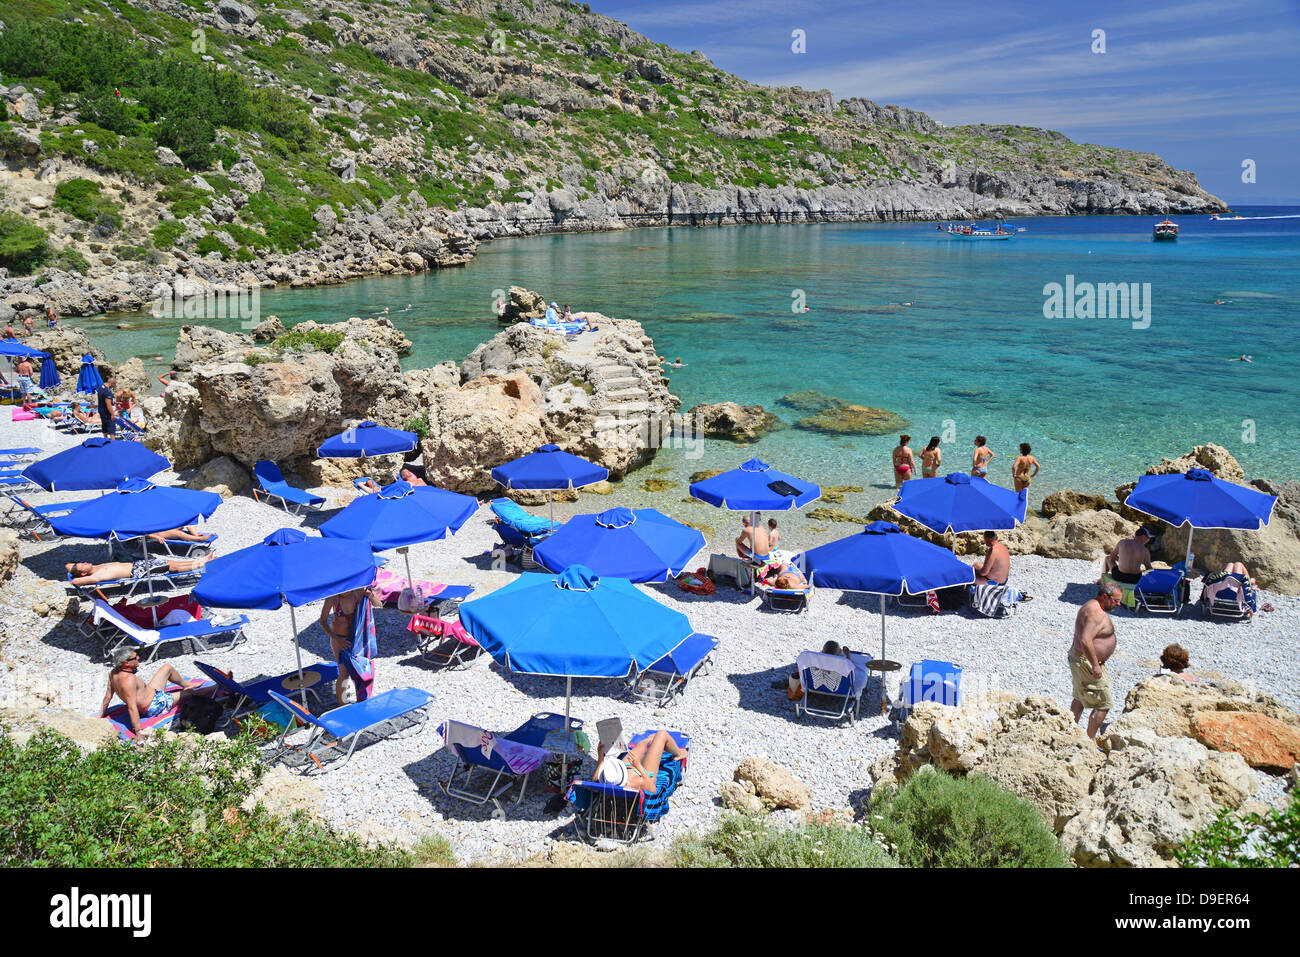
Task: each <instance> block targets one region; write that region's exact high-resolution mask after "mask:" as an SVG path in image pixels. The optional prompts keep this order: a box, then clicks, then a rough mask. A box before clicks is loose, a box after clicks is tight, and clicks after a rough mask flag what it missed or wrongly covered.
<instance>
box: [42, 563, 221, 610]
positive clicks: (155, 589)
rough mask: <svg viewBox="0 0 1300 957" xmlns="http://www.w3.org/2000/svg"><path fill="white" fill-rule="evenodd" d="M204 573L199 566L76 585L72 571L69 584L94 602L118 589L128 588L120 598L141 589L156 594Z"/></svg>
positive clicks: (130, 595) (128, 596)
mask: <svg viewBox="0 0 1300 957" xmlns="http://www.w3.org/2000/svg"><path fill="white" fill-rule="evenodd" d="M202 574H203V567H202V566H199V567H198V568H195V569H193V570H191V571H188V572H167V573H166V574H165V575H147V576H145V577H144V578H116V579H113V580H112V581H106V582H95V583H93V584H90V585H74V584H73V583H72V579H73V577H74V576H73V574H72V572H68V577H67V586H68V587H69V588H70V589H72V591H73V592H75V593H76V595H77V597H78V598H81V599H84V600H85V601H91V602H93V601H94V600H95V599H96V598H97V597H98V598H105V597H106V596H105V592H116V591H117V590H118V589H126V590H125V591H123V592H122V593H121V594H120V595H119V596H118V597H119V598H134V597H135V595H136V593H137V592H140V591H144V592H145V593H146V594H149V595H156V594H158V593H159V592H167V591H171V590H172V589H173V588H180V587H182V586H185V585H192V584H194V582H196V581H197V580H198V579H199V578H200V576H202Z"/></svg>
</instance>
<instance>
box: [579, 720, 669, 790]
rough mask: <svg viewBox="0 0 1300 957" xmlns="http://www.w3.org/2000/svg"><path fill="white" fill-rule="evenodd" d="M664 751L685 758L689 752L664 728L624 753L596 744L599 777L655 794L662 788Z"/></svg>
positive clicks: (597, 775) (597, 773)
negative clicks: (606, 752) (660, 779)
mask: <svg viewBox="0 0 1300 957" xmlns="http://www.w3.org/2000/svg"><path fill="white" fill-rule="evenodd" d="M664 751H667V752H668V753H669V754H670V755H672V756H673V757H674V758H685V757H686V753H687V752H686V750H685V749H684V748H681V747H679V746H678V744H677V742H676V741H674V740H673V738H672V735H670V734H669V733H668V732H667V731H664V730H663V729H660V730H658V731H656V732H655V733H654V734H653V735H651V736H650V737H648V738H646V739H645V740H644V741H640V742H638V743H637V744H634V745H633V746H632V747H631V748H629V749H628V750H627V751H624V752H623V753H622V754H621V755H613V754H610V755H608V756H606V754H605V746H604V745H603V744H601V745H599V746H597V748H596V777H597V778H598V779H599V780H601V781H604V782H605V783H606V784H617V785H619V786H620V787H625V788H630V789H631V790H633V791H645V792H646V794H654V793H655V792H657V791H658V790H659V784H658V781H657V778H658V776H659V763H660V762H661V761H662V760H663V756H664Z"/></svg>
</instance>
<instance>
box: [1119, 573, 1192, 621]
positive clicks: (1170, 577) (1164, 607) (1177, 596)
mask: <svg viewBox="0 0 1300 957" xmlns="http://www.w3.org/2000/svg"><path fill="white" fill-rule="evenodd" d="M1112 580H1113V579H1112ZM1116 584H1117V585H1119V586H1120V587H1121V588H1124V583H1123V582H1116ZM1128 588H1131V589H1132V591H1133V603H1134V606H1135V607H1136V608H1142V609H1143V610H1145V611H1149V612H1151V613H1152V614H1153V615H1176V614H1178V612H1180V611H1181V610H1182V607H1183V602H1184V601H1185V600H1186V595H1187V580H1186V578H1185V577H1184V576H1183V574H1182V572H1181V571H1180V570H1175V569H1172V568H1156V569H1153V570H1151V571H1149V572H1147V573H1146V574H1145V575H1143V576H1142V578H1141V579H1140V580H1139V581H1138V583H1137V584H1136V585H1129V586H1128Z"/></svg>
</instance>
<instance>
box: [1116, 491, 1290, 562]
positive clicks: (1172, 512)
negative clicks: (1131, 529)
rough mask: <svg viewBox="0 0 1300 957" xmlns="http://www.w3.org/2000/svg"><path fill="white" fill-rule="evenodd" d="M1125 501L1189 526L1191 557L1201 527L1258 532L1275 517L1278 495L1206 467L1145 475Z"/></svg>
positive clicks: (1141, 510) (1171, 521)
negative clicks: (1226, 478)
mask: <svg viewBox="0 0 1300 957" xmlns="http://www.w3.org/2000/svg"><path fill="white" fill-rule="evenodd" d="M1124 504H1125V505H1127V506H1129V507H1130V508H1134V509H1137V510H1138V511H1139V512H1146V513H1147V514H1148V515H1151V516H1153V517H1155V518H1158V519H1160V520H1161V521H1163V522H1167V523H1168V524H1170V525H1172V526H1174V527H1175V528H1178V527H1180V526H1182V525H1186V526H1187V559H1188V561H1189V562H1190V560H1191V555H1192V533H1193V530H1195V529H1198V528H1238V529H1253V530H1255V531H1258V530H1259V529H1261V528H1263V527H1264V526H1265V525H1267V524H1268V522H1269V519H1270V518H1272V516H1273V506H1274V505H1276V504H1277V496H1275V495H1267V494H1265V493H1264V492H1261V491H1259V490H1258V489H1253V488H1247V487H1246V486H1244V485H1237V484H1235V483H1233V482H1225V481H1224V480H1223V479H1221V478H1215V476H1214V475H1212V474H1211V473H1210V472H1208V471H1207V470H1205V469H1188V470H1187V471H1186V472H1181V473H1180V472H1175V473H1173V474H1172V475H1144V476H1142V477H1141V478H1140V479H1138V483H1137V487H1136V488H1134V489H1133V491H1132V492H1130V493H1129V496H1128V498H1126V499H1125V500H1124Z"/></svg>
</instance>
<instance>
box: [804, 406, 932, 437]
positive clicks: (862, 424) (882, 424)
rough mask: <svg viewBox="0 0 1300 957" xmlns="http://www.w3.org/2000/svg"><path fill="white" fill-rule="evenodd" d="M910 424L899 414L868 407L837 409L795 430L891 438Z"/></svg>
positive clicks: (808, 419)
mask: <svg viewBox="0 0 1300 957" xmlns="http://www.w3.org/2000/svg"><path fill="white" fill-rule="evenodd" d="M909 425H911V423H910V422H909V421H908V420H907V419H905V418H903V417H902V416H901V415H899V414H898V413H897V412H890V411H889V410H888V409H873V408H871V407H870V406H865V405H841V406H836V407H834V408H830V409H826V410H824V411H821V412H815V413H813V414H812V415H808V416H804V417H803V418H802V419H798V420H796V421H795V423H794V427H795V428H796V429H805V430H807V431H810V432H824V433H826V434H829V435H889V434H890V433H893V432H897V431H899V430H900V429H906V428H907V427H908V426H909Z"/></svg>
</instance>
